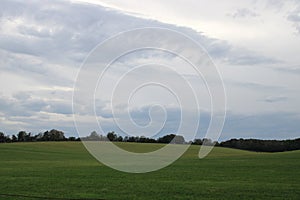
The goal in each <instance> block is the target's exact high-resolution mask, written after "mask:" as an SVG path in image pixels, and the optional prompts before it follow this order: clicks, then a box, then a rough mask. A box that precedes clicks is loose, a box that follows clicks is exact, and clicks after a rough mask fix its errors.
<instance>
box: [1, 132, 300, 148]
mask: <svg viewBox="0 0 300 200" xmlns="http://www.w3.org/2000/svg"><path fill="white" fill-rule="evenodd" d="M108 140H109V141H113V142H136V143H163V144H168V143H173V144H192V145H204V144H205V145H208V146H213V145H215V146H220V147H228V148H235V149H242V150H249V151H257V152H283V151H293V150H300V138H298V139H294V140H258V139H231V140H227V141H224V142H220V143H219V142H216V141H212V140H211V139H207V138H203V139H195V140H194V141H189V142H187V141H185V139H184V137H183V136H180V135H174V134H169V135H165V136H162V137H160V138H158V139H153V138H147V137H143V136H141V137H134V136H130V137H129V136H125V137H122V136H120V135H117V134H116V133H115V132H109V133H107V135H106V136H103V135H99V134H97V133H96V132H95V131H93V132H92V133H91V134H90V135H89V136H86V137H82V138H76V137H65V134H64V132H62V131H59V130H55V129H52V130H50V131H45V132H44V133H39V134H36V135H33V134H32V133H27V132H26V131H20V132H19V133H18V134H16V135H12V136H8V135H5V134H4V133H2V132H0V143H12V142H39V141H108Z"/></svg>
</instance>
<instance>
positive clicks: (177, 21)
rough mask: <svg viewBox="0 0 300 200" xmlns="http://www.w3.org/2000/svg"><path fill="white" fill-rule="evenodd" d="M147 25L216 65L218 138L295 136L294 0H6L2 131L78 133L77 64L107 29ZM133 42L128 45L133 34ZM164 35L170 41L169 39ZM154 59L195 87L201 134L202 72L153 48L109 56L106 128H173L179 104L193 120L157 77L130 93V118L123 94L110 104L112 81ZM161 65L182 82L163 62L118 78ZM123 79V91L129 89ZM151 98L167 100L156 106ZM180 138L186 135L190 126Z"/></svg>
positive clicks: (1, 39) (85, 119)
mask: <svg viewBox="0 0 300 200" xmlns="http://www.w3.org/2000/svg"><path fill="white" fill-rule="evenodd" d="M145 27H160V28H165V29H170V30H174V31H177V32H180V33H182V34H185V35H186V36H188V37H189V38H192V39H193V40H194V41H195V42H197V43H199V44H200V45H201V46H202V47H203V48H204V49H205V51H207V53H208V55H209V56H210V58H211V59H212V61H213V63H214V64H215V66H216V67H217V68H218V70H219V72H220V75H221V77H222V80H223V82H224V87H225V91H226V97H227V106H226V108H225V109H226V113H227V115H226V120H225V124H224V129H223V131H222V133H221V136H220V140H225V139H230V138H259V139H287V138H297V137H300V134H299V130H300V123H299V121H300V109H299V108H300V107H299V102H300V93H299V90H300V56H299V52H300V2H299V1H297V0H286V1H281V0H259V1H258V0H243V1H236V0H228V1H216V0H212V1H203V0H188V1H181V0H176V1H174V0H172V1H171V0H166V1H158V0H153V1H146V2H145V1H137V0H130V1H121V0H114V1H109V0H72V1H64V0H54V1H37V0H36V1H34V0H29V1H26V3H25V2H24V1H17V0H2V1H1V7H0V88H1V90H0V131H2V132H5V133H6V134H10V135H11V134H16V133H17V132H18V131H20V130H26V131H28V132H32V133H39V132H43V131H45V130H49V129H53V128H55V129H59V130H63V131H64V132H65V133H66V135H75V136H77V131H76V128H75V124H74V115H73V114H74V113H73V110H72V103H74V102H73V91H74V84H75V85H76V80H77V79H76V77H77V75H78V73H79V72H80V71H79V70H80V69H81V68H80V67H81V66H82V63H83V62H84V61H85V60H86V58H87V56H88V55H90V52H91V51H92V50H93V49H94V48H95V47H97V45H99V44H101V43H102V42H104V41H106V40H108V39H109V38H111V37H112V36H114V35H116V34H119V33H120V32H124V31H129V30H132V29H137V28H139V29H142V28H145ZM170 41H171V40H170ZM131 42H132V43H133V44H132V45H133V46H134V42H136V43H138V42H139V41H138V40H137V41H131ZM167 42H168V40H166V44H165V45H166V46H172V45H174V43H172V44H171V43H170V44H168V43H167ZM176 45H178V46H179V47H180V45H181V44H180V43H178V44H176ZM116 46H117V45H116ZM116 48H118V47H116ZM114 50H116V49H112V50H111V51H110V52H107V55H108V54H109V53H112V52H114ZM153 62H156V63H161V64H165V65H170V66H172V67H174V68H176V71H177V72H179V74H181V75H182V77H184V78H186V79H187V80H188V81H189V83H190V84H191V85H192V87H193V88H194V89H195V90H196V96H197V98H198V99H201V103H200V113H201V117H199V120H200V128H199V130H198V136H199V137H203V135H205V131H206V130H207V127H208V124H209V121H210V109H209V108H210V107H211V105H210V103H211V102H210V99H209V92H208V91H207V90H206V88H205V84H204V82H203V80H201V79H200V78H199V77H197V76H196V75H195V73H194V72H192V71H191V70H189V66H188V65H187V64H186V63H184V62H183V61H182V60H181V59H179V58H178V57H174V55H171V54H170V53H167V52H161V51H157V50H141V51H139V52H137V53H135V54H134V53H133V54H129V55H127V56H125V57H121V58H120V59H117V60H116V62H115V63H113V64H112V65H111V68H110V70H109V71H108V73H107V77H106V81H107V82H105V84H104V86H105V87H101V85H100V86H99V87H97V91H96V94H97V95H96V99H95V101H96V103H95V107H96V111H95V113H96V115H97V117H98V121H99V123H100V124H101V125H102V127H103V131H104V132H107V131H111V130H114V131H116V132H117V133H120V134H121V133H122V129H120V127H118V123H119V125H120V124H121V125H123V127H124V126H126V128H125V129H126V130H127V131H128V132H130V133H131V134H133V135H134V134H136V135H139V134H144V135H146V136H151V135H150V134H151V133H152V134H153V133H154V132H155V134H158V135H160V134H167V133H175V132H176V129H177V128H178V126H179V124H180V119H181V118H180V117H181V115H180V113H181V112H182V111H180V109H183V110H184V111H186V112H187V113H188V114H187V117H188V118H189V119H190V120H191V121H192V120H194V119H195V118H194V116H195V109H196V108H194V107H193V106H191V105H192V104H190V106H188V105H187V106H185V107H180V106H178V105H177V104H176V103H178V102H177V101H176V97H174V95H173V96H172V94H171V93H170V92H166V90H163V89H162V88H161V87H160V88H159V87H154V86H153V87H152V88H151V87H148V89H147V90H144V91H141V92H139V93H137V95H136V96H134V97H133V98H132V100H131V105H130V106H129V107H130V111H129V112H130V113H129V114H130V116H131V118H132V119H131V120H129V119H127V118H126V116H127V114H128V113H127V109H128V105H124V104H122V103H124V102H121V101H119V102H118V101H116V102H115V104H114V105H113V107H114V109H115V110H116V111H115V112H114V113H112V107H111V100H110V95H111V92H112V91H113V89H114V88H113V87H108V86H110V85H112V86H113V84H115V83H116V82H117V81H118V80H119V78H120V77H121V76H122V74H124V73H126V71H128V70H132V69H133V67H134V66H138V65H143V64H147V63H153ZM158 74H163V75H165V76H164V78H165V79H166V80H167V81H170V82H174V86H177V87H178V88H179V89H181V91H182V90H184V88H183V85H180V84H177V85H176V84H175V82H176V79H175V78H176V77H175V75H174V76H173V74H172V72H171V71H168V68H163V67H161V68H156V67H153V68H148V69H144V70H142V71H138V72H137V74H136V75H133V76H132V75H131V76H128V77H127V79H124V81H125V82H124V83H123V86H126V87H129V86H131V85H134V84H136V83H137V82H138V80H148V79H151V78H153V79H155V78H156V79H158V78H159V77H160V76H159V75H158ZM160 79H163V77H160ZM126 87H125V88H123V90H120V91H126V89H127V88H126ZM121 89H122V88H121ZM122 94H123V93H122ZM121 96H122V95H121ZM119 97H120V96H119ZM119 99H120V98H119ZM157 102H159V103H160V104H163V105H164V106H165V108H164V109H161V107H159V106H157V107H155V104H156V103H157ZM153 105H154V107H153ZM89 106H91V105H89ZM95 113H92V112H83V111H82V112H78V113H75V115H76V117H75V118H76V119H77V120H79V121H80V122H79V123H78V124H80V125H81V126H82V127H81V128H82V130H83V131H85V132H86V133H87V134H89V133H90V132H91V131H93V130H96V129H97V127H95V126H94V124H93V123H91V121H93V119H94V118H95V116H94V114H95ZM113 114H115V115H116V116H114V115H113ZM165 115H166V116H167V119H165V121H164V119H162V117H163V116H165ZM128 120H129V121H128ZM132 120H133V121H134V124H135V125H138V126H136V127H144V128H145V127H147V124H149V123H150V124H151V126H150V129H148V131H146V132H142V133H141V132H139V130H140V129H135V128H134V127H132V126H127V125H128V124H129V123H131V122H132ZM161 121H164V124H161V123H159V122H161ZM116 122H117V124H116ZM162 125H164V126H163V127H162ZM151 127H152V128H153V129H151ZM143 130H146V129H143ZM187 130H189V129H187ZM191 131H192V130H191ZM140 136H141V135H140ZM186 137H187V138H188V139H189V138H191V136H190V135H188V134H187V135H186Z"/></svg>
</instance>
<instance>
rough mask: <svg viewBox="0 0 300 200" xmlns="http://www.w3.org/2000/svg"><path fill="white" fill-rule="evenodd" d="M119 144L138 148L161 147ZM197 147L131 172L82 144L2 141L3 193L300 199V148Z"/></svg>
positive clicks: (0, 169)
mask: <svg viewBox="0 0 300 200" xmlns="http://www.w3.org/2000/svg"><path fill="white" fill-rule="evenodd" d="M118 145H120V146H121V147H123V148H125V149H129V150H131V151H135V152H145V151H151V150H152V149H157V148H159V147H160V145H158V144H155V145H154V144H128V143H127V144H126V143H119V144H118ZM199 148H200V147H199V146H192V147H191V148H190V149H189V150H188V151H187V152H186V154H185V155H184V156H183V157H182V158H180V159H179V160H177V161H176V162H175V163H173V164H172V165H170V166H169V167H167V168H164V169H162V170H159V171H156V172H151V173H146V174H128V173H122V172H118V171H115V170H113V169H110V168H108V167H106V166H104V165H101V164H100V163H99V162H98V161H96V160H95V159H94V158H93V157H91V156H90V155H89V154H88V153H87V151H86V150H85V148H84V147H83V145H82V144H81V143H79V142H49V143H14V144H0V160H1V161H0V193H1V194H16V195H32V196H40V197H44V198H45V199H46V197H55V198H66V199H68V198H82V199H83V198H88V199H96V198H102V199H230V200H233V199H247V200H248V199H300V151H294V152H284V153H255V152H248V151H240V150H234V149H226V148H214V150H213V151H212V152H211V153H210V154H209V156H208V157H206V158H205V159H198V157H197V155H198V151H199ZM0 199H18V198H17V197H8V196H1V195H0ZM19 199H25V198H21V197H20V198H19ZM28 199H30V198H28ZM25 200H26V199H25Z"/></svg>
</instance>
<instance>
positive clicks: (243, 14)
mask: <svg viewBox="0 0 300 200" xmlns="http://www.w3.org/2000/svg"><path fill="white" fill-rule="evenodd" d="M228 15H229V16H231V17H233V18H248V17H258V16H259V14H257V13H256V12H254V11H252V10H250V9H248V8H242V9H237V10H236V11H235V12H233V13H231V14H228Z"/></svg>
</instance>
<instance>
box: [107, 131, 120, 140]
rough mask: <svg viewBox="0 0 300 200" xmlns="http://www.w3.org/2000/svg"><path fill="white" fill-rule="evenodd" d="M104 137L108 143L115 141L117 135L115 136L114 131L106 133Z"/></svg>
mask: <svg viewBox="0 0 300 200" xmlns="http://www.w3.org/2000/svg"><path fill="white" fill-rule="evenodd" d="M106 137H107V139H109V140H110V141H116V140H117V134H115V132H114V131H112V132H109V133H107V135H106Z"/></svg>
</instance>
